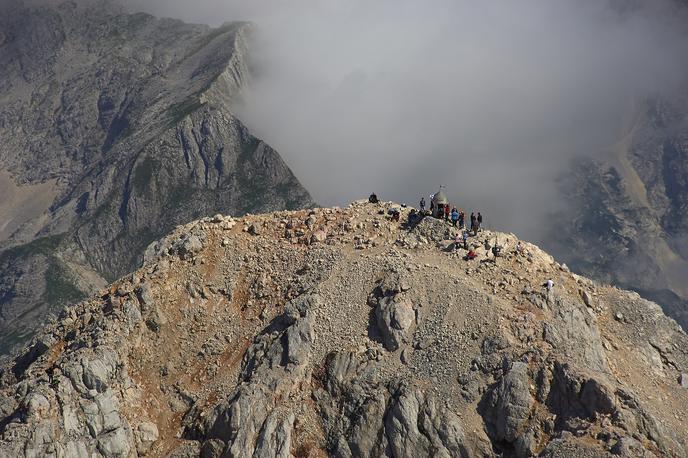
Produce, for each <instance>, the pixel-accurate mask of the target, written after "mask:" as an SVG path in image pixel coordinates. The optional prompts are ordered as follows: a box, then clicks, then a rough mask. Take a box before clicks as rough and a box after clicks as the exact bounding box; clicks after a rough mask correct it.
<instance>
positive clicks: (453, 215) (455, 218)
mask: <svg viewBox="0 0 688 458" xmlns="http://www.w3.org/2000/svg"><path fill="white" fill-rule="evenodd" d="M451 220H452V224H453V225H454V227H456V223H458V221H459V212H458V211H457V210H456V208H452V211H451Z"/></svg>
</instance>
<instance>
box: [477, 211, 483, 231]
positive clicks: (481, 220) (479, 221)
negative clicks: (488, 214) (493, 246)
mask: <svg viewBox="0 0 688 458" xmlns="http://www.w3.org/2000/svg"><path fill="white" fill-rule="evenodd" d="M482 227H483V215H482V213H480V212H478V230H480V228H482Z"/></svg>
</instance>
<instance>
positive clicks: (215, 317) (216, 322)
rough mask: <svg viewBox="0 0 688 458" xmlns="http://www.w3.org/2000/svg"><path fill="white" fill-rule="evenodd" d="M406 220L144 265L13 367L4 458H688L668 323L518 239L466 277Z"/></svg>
mask: <svg viewBox="0 0 688 458" xmlns="http://www.w3.org/2000/svg"><path fill="white" fill-rule="evenodd" d="M391 205H392V204H391V203H381V204H369V203H363V202H360V203H354V204H352V205H351V206H349V207H347V208H345V209H338V208H336V209H317V210H312V211H299V212H279V213H274V214H268V215H259V216H247V217H243V218H240V219H237V218H233V217H228V216H222V215H216V216H214V217H212V218H205V219H203V220H200V221H196V222H193V223H190V224H187V225H184V226H180V227H178V228H177V229H175V231H173V232H172V233H171V234H170V235H168V236H167V237H165V238H163V239H161V240H159V241H157V242H155V243H153V244H151V245H150V246H149V248H148V249H147V250H146V263H145V265H144V266H143V267H142V268H141V269H140V270H138V271H136V272H134V273H132V274H129V275H127V276H125V277H124V278H122V279H120V280H118V281H116V282H115V283H113V284H112V285H111V286H109V287H107V288H106V289H103V290H101V291H100V292H99V293H98V295H97V296H95V297H93V298H91V299H89V300H88V301H85V302H82V303H80V304H76V305H74V306H72V307H69V308H68V309H66V310H65V311H64V312H63V314H62V315H61V317H60V318H59V319H57V320H55V321H54V322H53V323H51V324H50V325H49V326H47V327H46V328H45V329H44V330H43V332H42V333H41V334H40V336H39V337H37V338H36V339H34V342H32V345H31V346H29V347H27V348H26V349H25V350H24V351H23V352H22V353H21V355H19V356H18V357H16V358H14V359H13V360H12V361H10V362H8V363H7V364H5V365H3V366H0V367H1V368H0V456H5V455H7V456H46V455H52V456H58V457H61V456H65V457H67V456H104V457H120V456H150V457H156V456H185V457H188V456H202V457H229V456H248V457H268V456H271V457H272V456H282V457H289V456H341V457H353V456H363V457H366V456H368V457H377V456H389V457H400V456H401V457H423V456H446V457H473V456H486V457H489V456H518V457H526V456H544V457H555V456H556V457H579V456H592V457H598V456H599V457H608V456H648V457H649V456H675V457H683V456H686V455H687V453H688V430H687V429H686V424H685V421H684V418H683V417H682V416H681V412H683V411H686V409H688V389H686V388H685V387H683V386H682V384H681V383H682V379H683V378H684V377H685V374H686V373H688V352H687V351H686V349H688V336H686V334H685V333H684V332H683V331H682V330H681V328H680V327H679V326H678V325H677V324H676V322H674V321H673V320H671V319H669V318H667V317H666V316H664V315H663V313H662V311H661V309H660V308H659V306H657V305H656V304H654V303H652V302H649V301H646V300H644V299H641V298H640V296H638V294H636V293H631V292H627V291H622V290H619V289H616V288H614V287H610V286H605V285H601V284H598V283H595V282H592V281H590V280H588V279H585V278H583V277H580V276H578V275H576V274H574V273H571V272H570V271H569V270H568V269H567V268H565V267H564V266H562V265H560V264H558V263H557V262H556V261H554V259H552V257H551V256H549V255H548V254H546V253H544V252H543V251H541V250H540V249H539V248H537V247H536V246H534V245H532V244H529V243H526V242H523V241H521V242H520V243H518V245H517V242H518V241H517V239H516V237H515V236H514V235H512V234H498V235H499V239H500V240H503V241H504V243H505V247H504V250H503V251H502V256H501V257H500V258H499V259H498V260H497V262H495V261H494V258H493V256H492V254H491V253H486V252H485V250H481V249H478V250H477V251H478V259H476V260H471V261H469V260H466V259H465V250H463V248H457V249H454V247H453V233H452V232H453V231H454V230H455V229H453V228H452V227H451V226H450V225H449V224H448V223H445V222H443V221H438V220H434V219H431V218H425V219H423V220H421V221H416V222H414V223H413V224H407V223H405V222H402V223H401V224H400V223H398V222H395V221H392V220H391V219H390V218H389V216H386V215H385V213H386V210H387V209H388V208H389V207H390V206H391ZM407 212H408V210H406V209H404V210H402V218H406V217H407ZM251 228H253V229H251ZM316 231H320V232H322V233H323V234H325V238H324V240H319V239H317V240H314V238H313V234H314V233H315V232H316ZM496 235H497V234H495V233H493V232H488V231H485V232H480V233H479V234H478V235H477V236H476V237H471V238H470V239H469V241H470V245H471V246H473V245H476V246H482V244H483V242H484V240H485V239H486V238H491V239H493V238H494V237H495V236H496ZM410 245H413V247H411V246H410ZM517 246H518V248H516V247H517ZM547 278H554V279H555V280H556V282H555V287H554V289H553V290H552V291H550V292H547V291H546V290H545V288H544V287H542V286H541V285H542V282H543V279H547ZM585 298H587V299H585ZM397 304H409V306H410V310H411V311H412V312H413V317H412V318H411V314H410V313H409V314H408V317H407V316H406V315H404V313H405V312H401V315H399V314H398V313H397V312H398V311H397V310H396V309H394V306H395V305H397ZM382 307H390V308H391V309H389V310H384V309H382ZM403 307H405V306H403ZM380 310H382V311H380ZM387 312H389V313H387ZM407 318H408V319H407Z"/></svg>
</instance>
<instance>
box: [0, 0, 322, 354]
mask: <svg viewBox="0 0 688 458" xmlns="http://www.w3.org/2000/svg"><path fill="white" fill-rule="evenodd" d="M2 8H3V14H2V15H0V30H1V31H2V35H1V36H0V138H2V139H3V141H2V144H0V189H3V187H4V188H6V189H8V190H9V191H8V195H9V192H10V191H11V193H12V196H13V199H12V200H11V201H10V200H9V199H8V202H4V203H3V204H0V222H1V223H0V250H2V251H0V336H2V337H1V338H0V352H5V351H7V350H8V349H9V347H10V346H11V345H12V344H13V343H16V342H21V341H23V340H25V339H26V338H29V337H31V335H32V332H33V331H32V329H33V328H34V326H35V324H34V322H41V321H42V320H43V319H44V315H45V314H46V312H47V311H48V310H49V309H54V308H55V307H56V306H59V305H64V304H66V303H69V302H71V301H74V300H76V299H78V298H80V297H82V296H83V294H84V293H86V292H90V291H92V290H93V288H94V287H95V286H102V285H103V284H105V283H106V282H107V281H112V280H114V279H115V278H117V277H119V276H120V275H123V274H124V273H125V272H128V271H130V270H131V269H133V268H135V267H136V266H137V265H138V263H139V262H140V261H141V256H142V253H143V251H144V250H145V248H146V246H147V245H148V243H150V242H151V241H152V240H154V239H156V238H158V237H160V236H161V235H162V234H164V233H167V232H168V231H169V230H171V229H172V228H173V227H174V226H176V225H178V224H182V223H185V222H188V221H190V220H192V219H195V218H198V217H201V216H204V215H209V214H214V213H217V212H225V213H231V214H244V213H247V212H255V211H258V210H262V211H268V210H278V209H285V208H288V209H296V208H301V207H303V206H308V205H311V204H312V199H311V197H310V195H309V194H308V192H307V191H306V190H305V189H304V188H303V187H302V186H301V184H300V183H299V182H298V180H297V179H296V178H295V177H294V175H293V174H292V172H291V171H290V170H289V168H288V166H287V165H286V164H285V163H284V162H283V161H282V159H281V158H280V156H279V155H278V154H277V152H275V151H274V150H273V149H272V148H271V147H270V146H269V145H267V144H265V143H264V142H262V141H261V140H260V139H257V138H255V137H253V136H252V135H251V133H250V132H249V131H248V129H247V128H246V127H245V126H244V125H243V124H242V122H241V121H240V120H239V119H237V118H236V116H234V114H233V113H232V111H231V101H232V98H233V97H235V96H236V95H237V94H238V93H239V92H240V91H241V88H242V87H243V85H245V84H246V82H247V80H248V78H249V75H248V69H247V63H246V52H247V51H246V41H247V34H248V33H249V32H250V28H251V26H250V24H247V23H228V24H225V25H223V26H221V27H218V28H210V27H208V26H204V25H192V24H185V23H183V22H181V21H177V20H172V19H158V18H155V17H153V16H150V15H148V14H143V13H137V14H127V13H125V12H124V11H123V10H122V8H120V7H119V6H117V5H116V4H115V3H113V2H111V1H96V0H94V1H90V2H79V3H74V2H55V3H53V4H51V5H49V6H46V5H40V6H32V5H30V4H29V3H24V2H21V1H17V0H15V1H10V2H5V3H3V4H2ZM39 187H40V195H41V196H49V197H50V198H45V199H43V200H42V201H41V200H40V199H38V200H37V199H33V200H32V199H30V198H29V196H31V195H33V194H34V193H37V192H38V191H37V189H38V188H39Z"/></svg>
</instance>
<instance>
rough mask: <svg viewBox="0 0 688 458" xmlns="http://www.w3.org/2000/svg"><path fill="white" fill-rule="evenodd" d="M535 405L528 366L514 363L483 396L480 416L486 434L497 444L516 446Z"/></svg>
mask: <svg viewBox="0 0 688 458" xmlns="http://www.w3.org/2000/svg"><path fill="white" fill-rule="evenodd" d="M534 404H535V399H534V398H533V396H532V395H531V393H530V376H529V375H528V366H527V365H526V364H525V363H522V362H515V363H513V365H512V366H511V368H510V369H509V370H508V371H507V372H506V374H505V375H504V376H503V377H502V379H501V380H500V381H499V382H498V383H497V384H496V386H495V387H494V388H493V389H492V390H491V391H489V392H488V393H486V397H485V399H484V409H485V411H484V414H483V416H484V418H485V422H486V423H487V425H488V426H489V429H488V432H490V434H491V435H492V436H493V437H494V438H495V440H497V441H506V442H512V443H513V442H515V441H516V440H517V439H518V438H519V437H520V435H521V434H523V432H524V427H525V425H526V422H527V420H528V418H529V417H530V414H531V410H532V408H533V405H534Z"/></svg>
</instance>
